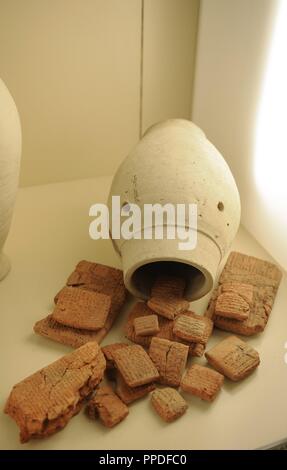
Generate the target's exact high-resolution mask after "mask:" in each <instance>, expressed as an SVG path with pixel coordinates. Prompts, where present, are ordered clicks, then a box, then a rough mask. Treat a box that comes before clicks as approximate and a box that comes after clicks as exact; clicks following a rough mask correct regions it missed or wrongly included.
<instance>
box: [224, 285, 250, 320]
mask: <svg viewBox="0 0 287 470" xmlns="http://www.w3.org/2000/svg"><path fill="white" fill-rule="evenodd" d="M249 312H250V305H249V304H248V303H247V302H246V300H245V299H244V298H243V297H241V295H238V294H236V293H235V292H223V293H222V294H220V295H219V296H218V297H217V300H216V304H215V314H216V315H221V316H222V317H226V318H235V319H236V320H246V319H247V318H248V316H249Z"/></svg>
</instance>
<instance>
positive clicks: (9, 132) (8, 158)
mask: <svg viewBox="0 0 287 470" xmlns="http://www.w3.org/2000/svg"><path fill="white" fill-rule="evenodd" d="M20 157H21V126H20V120H19V115H18V112H17V108H16V105H15V103H14V100H13V98H12V96H11V95H10V93H9V91H8V89H7V87H6V86H5V84H4V83H3V81H2V80H1V79H0V280H1V279H3V278H4V277H5V276H6V274H7V273H8V271H9V269H10V263H9V260H8V258H7V257H6V255H4V253H3V251H2V250H3V245H4V243H5V241H6V238H7V235H8V232H9V228H10V224H11V219H12V213H13V207H14V202H15V197H16V192H17V188H18V177H19V167H20Z"/></svg>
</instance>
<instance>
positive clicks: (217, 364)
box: [205, 336, 260, 381]
mask: <svg viewBox="0 0 287 470" xmlns="http://www.w3.org/2000/svg"><path fill="white" fill-rule="evenodd" d="M205 356H206V359H207V360H208V362H209V364H211V365H212V366H213V367H214V368H215V369H216V370H218V372H220V373H222V374H223V375H225V376H226V377H228V378H229V379H231V380H234V381H237V380H241V379H244V378H245V377H246V376H247V375H249V374H250V373H251V372H252V371H253V370H254V369H255V368H256V367H257V366H258V365H259V363H260V359H259V354H258V352H257V351H255V349H253V348H252V347H251V346H249V344H247V343H245V342H244V341H242V340H241V339H239V338H237V337H236V336H229V337H228V338H226V339H224V340H223V341H221V342H220V343H218V344H217V345H216V346H214V347H213V348H212V349H210V350H209V351H207V352H206V353H205Z"/></svg>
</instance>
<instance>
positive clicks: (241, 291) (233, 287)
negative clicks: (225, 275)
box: [221, 282, 254, 305]
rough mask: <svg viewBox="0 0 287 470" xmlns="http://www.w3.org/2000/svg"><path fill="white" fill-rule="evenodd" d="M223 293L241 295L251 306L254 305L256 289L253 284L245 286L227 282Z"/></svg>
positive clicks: (223, 286) (223, 285) (240, 283)
mask: <svg viewBox="0 0 287 470" xmlns="http://www.w3.org/2000/svg"><path fill="white" fill-rule="evenodd" d="M221 292H222V293H224V292H234V293H235V294H238V295H240V296H241V297H242V298H243V299H244V300H246V302H247V303H248V304H249V305H252V303H253V292H254V287H253V285H252V284H245V283H243V282H225V283H224V284H222V286H221Z"/></svg>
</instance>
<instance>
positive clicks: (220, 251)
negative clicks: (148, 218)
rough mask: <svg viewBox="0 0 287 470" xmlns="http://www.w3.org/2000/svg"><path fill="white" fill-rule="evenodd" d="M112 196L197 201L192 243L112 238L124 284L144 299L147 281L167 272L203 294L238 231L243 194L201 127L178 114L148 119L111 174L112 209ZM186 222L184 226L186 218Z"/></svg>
mask: <svg viewBox="0 0 287 470" xmlns="http://www.w3.org/2000/svg"><path fill="white" fill-rule="evenodd" d="M115 195H117V196H120V198H121V202H122V203H123V204H126V203H128V204H129V205H131V204H137V205H138V206H139V207H140V209H141V211H142V212H144V206H145V204H161V205H162V206H164V205H165V204H173V205H174V206H177V205H178V204H184V205H185V206H186V207H187V206H188V205H190V204H194V205H196V207H197V227H196V236H197V243H196V246H195V248H193V249H190V250H180V249H179V242H180V240H179V239H177V238H175V239H174V240H170V239H167V238H166V237H165V238H164V239H163V240H156V239H154V238H153V239H149V240H146V239H144V238H143V237H141V238H140V239H131V240H127V239H124V238H123V237H121V238H120V239H116V240H113V243H114V246H115V248H116V250H117V251H118V252H119V253H120V255H121V257H122V262H123V270H124V278H125V283H126V287H127V288H128V289H129V290H130V291H131V292H132V293H133V294H134V295H137V296H138V297H141V298H143V299H146V298H147V297H148V295H149V289H150V285H149V284H150V280H151V279H153V277H154V275H155V274H157V273H158V272H165V273H170V274H179V275H181V274H182V275H183V276H184V277H185V278H186V280H187V289H186V298H187V299H189V300H196V299H198V298H200V297H202V296H203V295H205V294H207V293H208V292H209V291H210V290H211V289H212V287H213V285H214V281H215V278H216V274H217V270H218V266H219V263H220V261H221V259H222V258H223V256H224V255H225V254H226V252H227V250H228V248H229V246H230V244H231V242H232V241H233V239H234V237H235V235H236V232H237V230H238V227H239V222H240V197H239V193H238V189H237V186H236V183H235V181H234V178H233V176H232V173H231V171H230V169H229V167H228V165H227V163H226V162H225V160H224V158H223V157H222V156H221V154H220V153H219V152H218V150H217V149H216V148H215V147H214V146H213V145H212V144H211V142H209V141H208V139H207V138H206V136H205V134H204V133H203V131H202V130H201V129H199V128H198V127H197V126H195V125H194V124H193V123H192V122H191V121H187V120H183V119H170V120H167V121H164V122H161V123H158V124H156V125H154V126H152V127H151V128H150V129H148V131H147V132H146V133H145V135H144V136H143V138H142V139H141V140H140V142H139V143H138V144H137V145H136V147H135V148H134V149H133V150H132V152H131V153H130V154H129V155H128V156H127V158H126V159H125V160H124V161H123V163H122V164H121V166H120V167H119V169H118V171H117V173H116V174H115V176H114V179H113V182H112V186H111V190H110V196H109V207H110V210H111V208H112V196H115ZM176 223H177V222H175V225H176ZM185 226H186V227H189V220H188V219H187V218H186V219H185ZM153 228H154V227H153ZM176 228H177V227H176ZM189 228H191V227H189Z"/></svg>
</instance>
